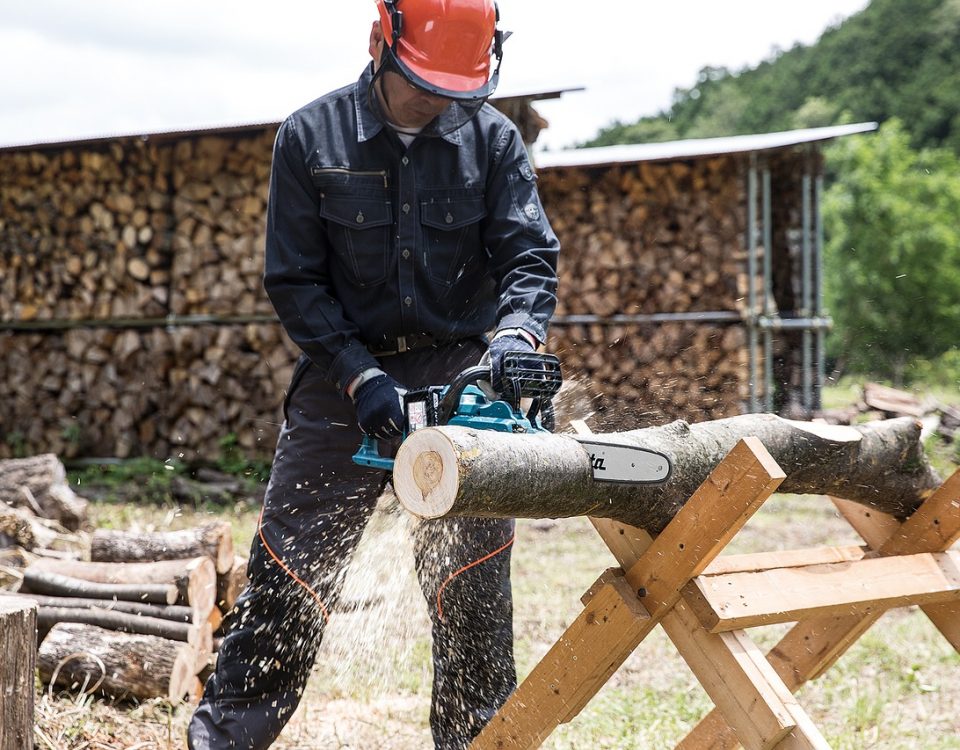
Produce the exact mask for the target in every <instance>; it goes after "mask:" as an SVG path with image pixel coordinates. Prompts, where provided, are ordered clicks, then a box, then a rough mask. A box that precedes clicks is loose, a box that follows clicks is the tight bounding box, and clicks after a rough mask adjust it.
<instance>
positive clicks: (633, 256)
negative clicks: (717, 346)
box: [540, 157, 746, 317]
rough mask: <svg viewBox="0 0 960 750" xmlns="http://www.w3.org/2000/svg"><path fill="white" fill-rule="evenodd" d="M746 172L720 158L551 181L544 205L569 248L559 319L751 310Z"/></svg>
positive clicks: (544, 188)
mask: <svg viewBox="0 0 960 750" xmlns="http://www.w3.org/2000/svg"><path fill="white" fill-rule="evenodd" d="M738 169H739V166H738V164H737V162H736V161H734V160H732V159H728V158H720V157H718V158H715V159H711V160H706V161H702V162H697V163H696V165H695V166H689V165H687V164H685V163H683V162H671V163H669V164H657V163H649V162H642V163H640V164H629V165H623V166H619V167H611V168H603V169H552V170H549V171H545V172H543V173H542V174H541V175H540V184H541V193H542V196H543V202H544V205H545V207H546V209H547V212H548V214H549V216H550V222H551V224H552V226H553V228H554V230H555V231H556V232H557V235H558V237H559V238H560V241H561V245H562V247H563V252H562V253H561V259H560V289H561V299H560V305H559V307H558V310H557V314H558V315H583V314H592V315H599V316H604V317H605V316H609V315H614V314H637V313H664V312H691V311H716V310H734V311H736V310H739V309H741V308H742V300H741V297H742V296H743V294H744V293H745V291H746V248H745V247H744V239H743V238H744V232H745V227H744V226H743V224H742V220H743V217H744V211H743V204H744V203H745V201H746V197H745V195H744V193H743V189H742V180H740V179H738V178H737V172H736V170H738Z"/></svg>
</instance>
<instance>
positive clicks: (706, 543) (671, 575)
mask: <svg viewBox="0 0 960 750" xmlns="http://www.w3.org/2000/svg"><path fill="white" fill-rule="evenodd" d="M784 478H785V475H784V473H783V470H782V469H781V468H780V467H779V466H778V465H777V463H776V461H774V460H773V457H772V456H771V455H770V454H769V453H768V452H767V449H766V448H764V447H763V444H762V443H761V442H760V441H759V440H757V439H756V438H752V437H748V438H744V439H743V440H741V441H740V442H739V443H737V445H736V446H735V447H734V449H733V450H732V451H730V453H729V454H728V455H727V457H726V458H724V460H723V461H722V462H721V463H720V465H719V466H717V468H716V469H714V471H713V472H712V473H711V474H710V476H709V477H707V479H706V481H705V482H704V483H703V484H702V485H700V487H699V488H698V489H697V491H696V492H695V493H694V494H693V496H692V497H691V498H690V500H689V501H688V502H687V503H686V504H685V505H684V506H683V507H682V508H681V509H680V511H679V512H678V513H677V515H676V516H675V517H674V518H673V520H672V521H671V522H670V523H669V524H668V525H667V527H666V528H665V529H664V530H663V532H662V533H661V534H660V535H659V536H657V538H656V539H654V540H653V543H652V544H651V545H650V547H649V548H648V549H647V551H646V552H645V553H644V554H643V556H642V557H641V558H640V559H639V560H637V562H636V563H634V564H633V565H632V566H631V567H630V568H629V569H628V570H627V572H626V577H627V580H628V581H629V582H630V584H631V585H632V586H633V588H634V589H635V590H637V591H639V590H640V589H643V590H645V591H646V592H647V593H646V596H644V597H641V600H642V601H643V602H644V604H645V605H646V607H647V609H648V610H649V611H650V614H651V616H653V617H657V613H660V614H662V613H663V612H665V611H667V610H669V609H670V607H672V606H673V605H674V603H675V602H676V601H677V599H678V598H679V596H680V589H681V588H682V587H683V586H684V585H685V584H686V582H687V581H688V580H690V579H691V578H693V577H695V576H698V575H700V574H701V573H702V572H703V571H704V570H705V569H706V568H707V566H708V565H709V564H710V563H711V562H713V560H714V559H715V558H716V556H717V555H719V554H720V552H721V551H722V550H723V548H724V547H725V546H726V545H727V543H728V542H729V541H730V540H731V539H732V538H733V537H734V536H735V535H736V533H737V532H738V531H740V529H742V528H743V526H744V524H746V522H747V521H748V520H749V519H750V517H751V516H752V515H753V514H754V513H755V512H756V511H757V510H758V509H759V508H760V506H761V505H762V504H763V502H764V501H765V500H766V499H767V498H768V497H770V495H771V494H773V492H774V491H775V490H776V489H777V487H779V486H780V483H781V482H783V480H784Z"/></svg>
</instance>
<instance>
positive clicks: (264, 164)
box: [171, 129, 274, 316]
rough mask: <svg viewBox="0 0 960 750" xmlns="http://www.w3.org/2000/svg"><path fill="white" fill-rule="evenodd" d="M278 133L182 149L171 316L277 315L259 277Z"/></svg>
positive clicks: (202, 141)
mask: <svg viewBox="0 0 960 750" xmlns="http://www.w3.org/2000/svg"><path fill="white" fill-rule="evenodd" d="M273 135H274V131H273V129H267V130H264V131H262V132H259V133H255V134H253V135H248V136H245V137H235V138H229V139H228V138H222V137H204V138H197V139H195V140H183V141H180V142H178V143H177V146H176V150H175V159H174V170H173V183H174V189H175V191H176V193H175V194H176V197H175V198H174V200H173V216H174V221H175V229H174V234H173V253H174V255H173V257H174V261H173V284H172V299H171V312H172V313H173V314H175V315H190V314H211V315H224V316H232V315H251V314H266V315H269V314H272V312H273V309H272V307H271V306H270V303H269V301H268V300H267V298H266V296H265V295H264V294H263V290H262V277H263V238H264V234H265V231H266V203H267V191H268V187H269V175H270V162H271V151H272V146H273Z"/></svg>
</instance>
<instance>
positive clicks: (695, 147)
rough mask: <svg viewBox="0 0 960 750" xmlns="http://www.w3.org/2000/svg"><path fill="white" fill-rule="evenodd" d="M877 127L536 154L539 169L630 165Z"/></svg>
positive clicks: (773, 146) (804, 140)
mask: <svg viewBox="0 0 960 750" xmlns="http://www.w3.org/2000/svg"><path fill="white" fill-rule="evenodd" d="M876 129H877V123H875V122H858V123H856V124H853V125H836V126H833V127H828V128H807V129H804V130H788V131H785V132H781V133H760V134H757V135H734V136H729V137H725V138H695V139H690V140H685V141H669V142H667V143H636V144H628V145H623V146H598V147H595V148H579V149H571V150H569V151H541V152H539V153H537V155H536V162H537V167H538V168H539V169H551V168H559V167H599V166H604V165H609V164H627V163H632V162H640V161H675V160H678V159H694V158H698V157H702V156H716V155H718V154H742V153H750V152H751V151H768V150H770V149H778V148H787V147H789V146H797V145H800V144H802V143H813V142H815V141H827V140H830V139H832V138H840V137H842V136H845V135H854V134H856V133H869V132H871V131H873V130H876Z"/></svg>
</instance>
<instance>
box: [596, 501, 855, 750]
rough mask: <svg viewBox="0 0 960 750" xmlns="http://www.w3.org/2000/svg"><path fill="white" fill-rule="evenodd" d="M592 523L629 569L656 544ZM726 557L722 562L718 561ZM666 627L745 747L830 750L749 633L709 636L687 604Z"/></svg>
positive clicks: (607, 522)
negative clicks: (819, 749) (825, 749)
mask: <svg viewBox="0 0 960 750" xmlns="http://www.w3.org/2000/svg"><path fill="white" fill-rule="evenodd" d="M590 521H591V523H593V525H594V527H595V528H596V530H597V533H599V534H600V536H601V537H602V538H603V540H604V542H606V544H607V546H608V547H609V549H610V551H611V552H612V553H613V555H614V557H615V558H616V559H617V561H618V562H619V563H620V565H621V566H622V567H624V568H629V567H631V566H632V565H633V564H634V563H635V562H636V561H637V560H638V559H639V558H640V556H641V555H642V554H643V553H644V552H645V551H646V550H647V549H648V548H649V546H650V544H651V543H652V542H653V539H652V537H651V536H650V535H649V534H648V533H647V532H646V531H644V530H643V529H638V528H635V527H633V526H628V525H626V524H623V523H620V522H619V521H612V520H611V519H607V518H591V519H590ZM856 549H860V548H856ZM728 557H729V558H730V559H733V558H734V557H744V558H745V557H751V556H739V555H738V556H732V555H731V556H728ZM721 559H723V558H717V560H715V561H714V563H716V562H719V561H720V560H721ZM712 565H713V564H711V566H709V567H708V570H709V569H711V567H712ZM610 574H611V571H606V572H605V573H604V575H603V576H601V579H603V578H604V576H608V575H610ZM684 614H686V620H684V619H683V618H684ZM661 625H662V626H663V628H664V630H665V631H666V633H667V635H668V636H669V637H670V638H671V640H673V642H674V644H675V645H676V646H677V648H678V650H679V651H680V654H681V655H682V656H683V658H684V659H685V660H686V661H687V664H688V665H689V666H690V668H691V670H692V671H693V672H694V674H695V675H696V676H697V678H698V680H699V681H700V683H701V684H702V685H703V686H704V688H705V690H706V691H707V694H708V695H709V696H710V698H711V699H712V700H713V701H714V703H715V704H716V705H717V706H719V707H721V708H720V711H723V714H721V713H720V711H716V712H714V716H716V718H717V720H718V721H719V722H720V726H721V727H723V726H726V723H727V722H728V723H729V724H730V725H731V726H733V727H735V728H736V729H735V731H736V732H737V736H739V737H740V739H741V741H742V742H743V744H744V745H745V746H746V747H749V748H754V747H768V746H773V745H774V744H775V745H776V746H777V747H778V748H782V749H783V750H801V749H803V748H811V747H813V748H824V747H826V746H827V745H826V741H825V740H824V739H823V737H822V735H821V734H820V732H819V730H817V728H816V727H815V726H814V724H813V722H812V721H811V720H810V718H809V716H807V714H806V712H805V711H804V709H803V707H802V706H800V704H799V703H798V702H797V701H796V699H795V698H793V695H792V693H791V691H790V690H789V689H788V688H787V687H786V686H785V685H784V684H783V682H782V680H781V679H780V677H779V676H778V675H777V674H776V673H775V672H774V671H773V668H772V667H771V666H770V664H769V662H768V661H767V660H766V659H765V658H763V655H762V654H761V652H760V650H759V649H758V648H757V647H756V646H755V645H754V644H753V642H752V640H751V639H750V637H749V636H748V635H747V634H746V633H745V632H743V631H734V632H732V633H724V634H720V635H714V634H711V633H707V632H706V631H705V630H704V629H703V628H702V627H700V626H699V622H698V621H697V620H696V619H695V618H694V617H693V616H692V614H691V613H690V612H689V610H687V609H686V608H685V607H684V604H683V602H682V601H681V602H678V603H677V604H676V605H675V606H674V608H673V609H672V610H671V611H670V612H669V613H668V614H667V615H666V616H665V617H664V618H663V621H662V622H661ZM725 718H726V721H725ZM677 747H678V749H679V748H683V749H684V750H709V748H707V747H706V746H704V747H702V748H700V747H698V746H696V745H689V746H687V745H685V744H683V743H681V744H680V745H678V746H677Z"/></svg>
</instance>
